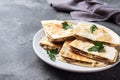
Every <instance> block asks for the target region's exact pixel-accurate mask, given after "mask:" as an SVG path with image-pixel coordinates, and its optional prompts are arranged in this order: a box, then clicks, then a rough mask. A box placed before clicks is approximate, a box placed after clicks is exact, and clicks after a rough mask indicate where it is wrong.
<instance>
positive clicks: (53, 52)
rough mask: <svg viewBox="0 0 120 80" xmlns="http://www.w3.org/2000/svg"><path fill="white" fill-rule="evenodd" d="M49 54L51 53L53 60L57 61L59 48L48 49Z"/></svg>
mask: <svg viewBox="0 0 120 80" xmlns="http://www.w3.org/2000/svg"><path fill="white" fill-rule="evenodd" d="M47 54H48V55H49V57H50V59H51V60H52V61H55V60H56V58H55V55H56V54H58V49H51V50H47Z"/></svg>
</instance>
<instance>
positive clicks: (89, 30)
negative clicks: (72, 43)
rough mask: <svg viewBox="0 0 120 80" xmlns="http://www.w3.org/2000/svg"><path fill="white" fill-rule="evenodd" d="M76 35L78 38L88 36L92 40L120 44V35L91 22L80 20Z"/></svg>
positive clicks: (114, 44) (113, 44)
mask: <svg viewBox="0 0 120 80" xmlns="http://www.w3.org/2000/svg"><path fill="white" fill-rule="evenodd" d="M75 37H76V38H77V39H81V38H86V39H89V40H92V41H101V42H104V43H108V44H110V45H111V46H119V45H120V37H119V35H117V34H116V33H115V32H113V31H112V30H110V29H108V28H106V27H104V26H101V25H98V24H93V23H89V22H78V24H77V27H76V33H75Z"/></svg>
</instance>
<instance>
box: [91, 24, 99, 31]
mask: <svg viewBox="0 0 120 80" xmlns="http://www.w3.org/2000/svg"><path fill="white" fill-rule="evenodd" d="M96 29H98V28H97V26H96V25H92V26H91V27H90V31H91V33H93V32H94V31H95V30H96Z"/></svg>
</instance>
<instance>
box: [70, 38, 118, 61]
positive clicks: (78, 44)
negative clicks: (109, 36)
mask: <svg viewBox="0 0 120 80" xmlns="http://www.w3.org/2000/svg"><path fill="white" fill-rule="evenodd" d="M92 46H94V44H93V43H90V42H87V41H82V40H77V39H76V40H74V41H72V42H71V43H70V47H71V49H72V51H73V52H75V53H79V54H81V55H83V56H86V57H88V58H91V59H94V60H98V61H102V62H105V63H114V62H116V60H117V56H118V51H117V50H116V49H115V48H114V47H110V46H107V45H104V51H101V52H98V51H88V49H89V48H91V47H92Z"/></svg>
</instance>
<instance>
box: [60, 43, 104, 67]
mask: <svg viewBox="0 0 120 80" xmlns="http://www.w3.org/2000/svg"><path fill="white" fill-rule="evenodd" d="M70 42H71V41H65V42H64V44H63V46H62V48H61V50H60V52H59V54H60V57H59V60H60V61H63V62H67V63H71V64H75V65H81V66H87V67H98V66H105V64H104V63H102V62H98V61H95V60H92V59H89V58H87V57H84V56H82V55H80V54H76V53H73V52H72V51H71V49H70V46H69V44H70Z"/></svg>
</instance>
